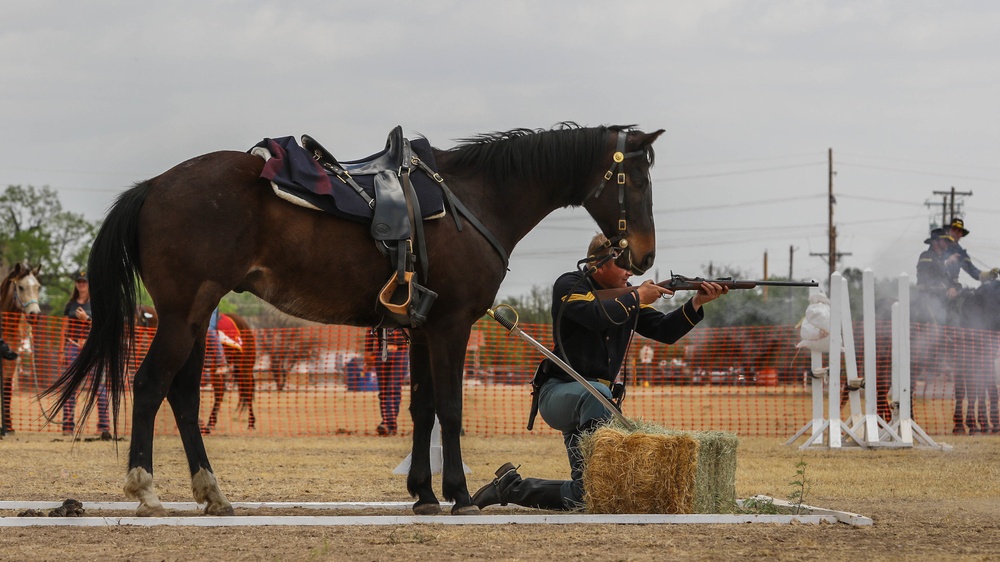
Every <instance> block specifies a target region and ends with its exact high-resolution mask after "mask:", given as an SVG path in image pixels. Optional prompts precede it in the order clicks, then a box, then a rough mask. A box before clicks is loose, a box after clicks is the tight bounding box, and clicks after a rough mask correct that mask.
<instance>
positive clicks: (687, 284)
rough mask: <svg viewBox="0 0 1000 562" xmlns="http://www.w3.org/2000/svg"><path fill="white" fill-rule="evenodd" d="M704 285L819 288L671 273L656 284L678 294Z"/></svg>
mask: <svg viewBox="0 0 1000 562" xmlns="http://www.w3.org/2000/svg"><path fill="white" fill-rule="evenodd" d="M702 283H717V284H719V285H722V286H723V287H729V289H730V290H733V289H753V288H755V287H757V286H758V285H760V286H766V287H819V283H818V282H816V281H757V280H754V281H741V280H736V279H733V278H732V277H718V278H715V279H705V278H704V277H686V276H684V275H679V274H677V273H671V274H670V279H666V280H664V281H660V282H658V283H656V284H657V285H659V286H660V287H663V288H664V289H670V290H671V291H674V292H676V291H697V290H698V289H700V288H701V284H702ZM638 288H639V287H638V285H635V286H631V287H620V288H617V289H601V290H600V291H595V292H594V296H596V297H597V298H599V299H613V298H617V297H620V296H622V295H627V294H629V293H631V292H633V291H635V290H636V289H638Z"/></svg>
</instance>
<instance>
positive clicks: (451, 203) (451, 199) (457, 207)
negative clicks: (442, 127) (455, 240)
mask: <svg viewBox="0 0 1000 562" xmlns="http://www.w3.org/2000/svg"><path fill="white" fill-rule="evenodd" d="M412 162H413V164H415V165H416V166H419V167H420V169H421V170H423V171H424V173H426V174H427V175H429V176H430V177H432V178H433V179H434V181H436V182H437V183H438V186H440V187H441V191H442V193H444V200H445V203H447V205H448V207H449V208H450V209H451V215H452V217H454V219H455V228H457V229H458V231H459V232H462V221H461V219H460V218H459V216H458V215H459V213H461V214H462V215H463V216H464V217H465V219H466V220H467V221H469V222H470V223H471V224H472V226H473V227H475V229H476V230H478V231H479V233H480V234H482V235H483V237H484V238H486V241H487V242H489V243H490V245H491V246H493V249H494V250H496V251H497V253H498V254H500V259H501V260H503V268H504V269H505V270H509V269H508V267H507V266H508V265H509V264H510V259H509V258H508V256H507V250H505V249H504V247H503V245H501V244H500V241H499V240H497V239H496V237H495V236H493V233H491V232H490V229H488V228H486V225H484V224H483V223H482V222H480V221H479V219H477V218H476V216H475V215H474V214H472V211H470V210H469V209H468V208H466V206H465V205H463V204H462V202H461V201H459V200H458V197H455V194H454V193H452V191H451V190H450V189H448V186H447V185H445V183H444V178H443V177H441V174H439V173H437V172H435V171H434V170H432V169H431V168H430V166H428V165H427V164H425V163H424V162H423V161H422V160H420V159H419V158H417V157H416V156H414V157H413V160H412ZM456 211H457V212H456Z"/></svg>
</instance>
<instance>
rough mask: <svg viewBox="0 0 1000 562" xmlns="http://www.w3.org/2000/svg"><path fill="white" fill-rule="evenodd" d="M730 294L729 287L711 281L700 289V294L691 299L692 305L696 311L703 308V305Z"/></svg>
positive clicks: (706, 282) (704, 283)
mask: <svg viewBox="0 0 1000 562" xmlns="http://www.w3.org/2000/svg"><path fill="white" fill-rule="evenodd" d="M728 292H729V287H724V286H722V285H719V284H718V283H713V282H711V281H705V282H703V283H702V284H701V287H700V288H699V289H698V294H696V295H695V296H694V298H693V299H691V305H692V306H693V307H694V309H695V310H698V309H699V308H701V305H703V304H705V303H707V302H712V301H714V300H715V299H717V298H719V297H720V296H722V295H724V294H726V293H728Z"/></svg>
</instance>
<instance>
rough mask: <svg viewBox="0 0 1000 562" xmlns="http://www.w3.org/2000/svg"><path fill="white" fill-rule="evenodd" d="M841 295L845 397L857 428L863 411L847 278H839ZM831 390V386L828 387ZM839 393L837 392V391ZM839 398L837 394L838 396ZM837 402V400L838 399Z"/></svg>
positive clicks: (854, 426) (852, 426) (853, 428)
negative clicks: (845, 377) (845, 373)
mask: <svg viewBox="0 0 1000 562" xmlns="http://www.w3.org/2000/svg"><path fill="white" fill-rule="evenodd" d="M840 284H841V293H840V294H841V295H842V296H843V297H844V298H842V299H841V301H840V302H841V309H842V315H841V317H840V318H841V328H842V330H841V331H842V332H843V338H844V368H845V370H846V371H847V398H848V402H849V403H850V405H851V423H850V426H851V429H852V430H857V428H858V427H860V426H861V424H862V423H863V422H864V413H863V410H862V409H861V387H862V383H861V377H859V376H858V356H857V351H856V349H855V347H854V321H853V319H852V318H851V299H850V298H848V295H849V294H850V293H849V292H848V290H847V279H846V278H845V277H841V278H840ZM830 391H831V392H832V391H833V387H832V386H831V387H830ZM838 394H839V392H838ZM838 398H839V396H838ZM838 402H839V400H838Z"/></svg>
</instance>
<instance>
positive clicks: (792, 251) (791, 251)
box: [788, 246, 795, 281]
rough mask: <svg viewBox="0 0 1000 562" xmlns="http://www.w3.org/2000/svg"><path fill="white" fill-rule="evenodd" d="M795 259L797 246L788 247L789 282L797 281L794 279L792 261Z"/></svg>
mask: <svg viewBox="0 0 1000 562" xmlns="http://www.w3.org/2000/svg"><path fill="white" fill-rule="evenodd" d="M794 259H795V246H789V247H788V280H789V281H791V280H793V279H795V278H794V277H792V260H794Z"/></svg>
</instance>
